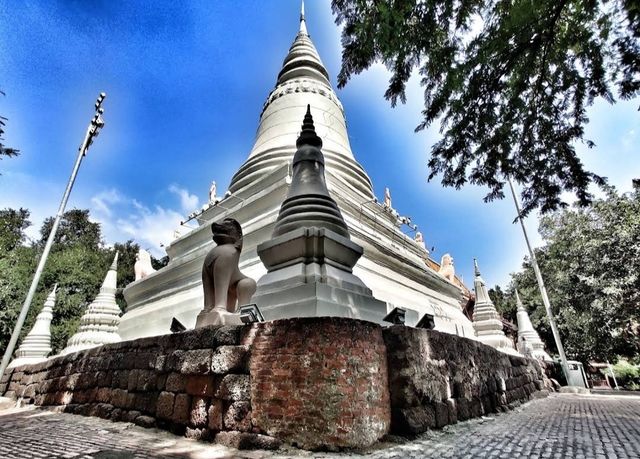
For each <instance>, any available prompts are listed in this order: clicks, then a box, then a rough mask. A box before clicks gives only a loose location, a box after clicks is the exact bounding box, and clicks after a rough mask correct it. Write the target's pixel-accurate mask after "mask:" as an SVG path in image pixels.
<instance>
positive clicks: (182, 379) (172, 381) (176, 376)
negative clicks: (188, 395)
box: [165, 373, 187, 392]
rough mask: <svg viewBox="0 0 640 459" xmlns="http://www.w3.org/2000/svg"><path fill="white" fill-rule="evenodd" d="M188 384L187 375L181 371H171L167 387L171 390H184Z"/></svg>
mask: <svg viewBox="0 0 640 459" xmlns="http://www.w3.org/2000/svg"><path fill="white" fill-rule="evenodd" d="M186 385H187V377H186V376H185V375H183V374H181V373H169V376H167V382H166V383H165V389H166V390H168V391H169V392H184V389H185V386H186Z"/></svg>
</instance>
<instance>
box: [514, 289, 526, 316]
mask: <svg viewBox="0 0 640 459" xmlns="http://www.w3.org/2000/svg"><path fill="white" fill-rule="evenodd" d="M515 290H516V306H517V307H518V311H526V309H525V308H524V305H523V304H522V300H520V295H518V289H515Z"/></svg>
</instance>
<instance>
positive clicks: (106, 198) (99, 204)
mask: <svg viewBox="0 0 640 459" xmlns="http://www.w3.org/2000/svg"><path fill="white" fill-rule="evenodd" d="M122 200H123V197H122V195H121V194H120V193H119V192H118V190H116V189H115V188H111V189H110V190H105V191H102V192H100V193H98V194H97V195H95V196H93V197H92V198H91V204H93V209H94V210H95V211H96V212H97V213H102V214H104V215H105V216H107V217H111V215H112V211H111V205H112V204H118V203H120V202H122Z"/></svg>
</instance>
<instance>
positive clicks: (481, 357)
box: [383, 326, 544, 435]
mask: <svg viewBox="0 0 640 459" xmlns="http://www.w3.org/2000/svg"><path fill="white" fill-rule="evenodd" d="M383 336H384V341H385V343H386V347H387V355H388V365H389V390H390V393H391V417H392V423H391V430H392V431H393V433H396V434H400V435H413V434H417V433H421V432H424V431H426V430H427V429H430V428H440V427H443V426H445V425H447V424H453V423H455V422H457V421H464V420H466V419H469V418H475V417H480V416H483V415H485V414H488V413H492V412H497V411H503V410H506V409H508V408H512V407H513V406H515V405H516V404H519V403H520V402H523V401H526V400H529V399H530V398H531V396H532V394H534V393H536V392H538V391H540V390H542V389H543V388H544V387H543V378H544V375H543V371H542V369H541V367H540V365H539V364H538V362H537V361H535V360H532V359H526V358H524V357H517V356H512V355H507V354H505V353H503V352H500V351H497V350H496V349H494V348H492V347H490V346H486V345H484V344H481V343H479V342H478V341H473V340H470V339H467V338H461V337H459V336H456V335H450V334H448V333H442V332H438V331H435V330H421V329H416V328H411V327H401V326H393V327H389V328H386V329H384V331H383Z"/></svg>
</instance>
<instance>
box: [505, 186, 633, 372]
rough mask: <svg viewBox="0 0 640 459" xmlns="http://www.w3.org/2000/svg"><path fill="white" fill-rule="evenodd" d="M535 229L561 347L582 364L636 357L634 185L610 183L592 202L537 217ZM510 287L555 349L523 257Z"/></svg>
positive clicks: (537, 327)
mask: <svg viewBox="0 0 640 459" xmlns="http://www.w3.org/2000/svg"><path fill="white" fill-rule="evenodd" d="M540 232H541V234H542V236H543V238H544V240H545V245H544V246H543V247H542V248H541V249H538V250H537V251H536V257H537V259H538V263H539V265H540V269H541V271H542V273H543V276H544V280H545V285H546V287H547V291H548V293H549V297H550V301H551V305H552V308H553V310H554V314H555V316H556V321H557V323H558V328H559V330H560V334H561V337H562V339H563V344H564V347H565V351H566V353H567V354H568V355H569V356H573V357H577V358H578V359H579V360H582V361H583V362H588V361H590V360H598V361H606V360H611V361H616V360H617V357H628V358H633V357H637V356H638V355H640V189H636V190H635V191H634V192H632V193H627V194H619V193H617V192H616V191H615V190H614V189H612V188H608V189H607V196H606V198H604V199H597V200H595V201H594V202H593V204H592V205H591V206H588V207H586V208H575V209H564V210H562V211H557V212H554V213H552V214H550V215H547V216H545V217H543V218H542V220H541V224H540ZM515 287H517V288H518V291H519V293H520V296H521V297H522V300H523V303H524V305H525V307H527V309H528V310H529V312H530V316H531V320H532V323H533V325H534V327H536V329H537V330H538V332H539V333H540V335H541V337H542V338H543V340H544V341H545V342H546V343H547V345H548V347H549V348H550V349H551V350H554V349H555V346H554V345H553V339H552V334H551V330H550V328H549V325H548V322H547V320H546V314H545V311H544V307H543V305H542V300H541V298H540V294H539V291H538V286H537V283H536V279H535V274H534V272H533V268H532V266H531V263H530V261H529V260H528V259H525V262H524V263H523V270H522V271H521V272H519V273H515V274H512V283H511V285H510V286H509V288H508V289H507V291H508V292H512V291H513V289H514V288H515ZM512 304H514V303H512ZM514 307H515V306H514Z"/></svg>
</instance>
